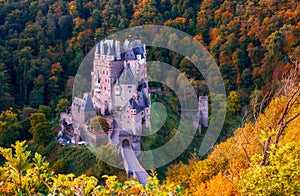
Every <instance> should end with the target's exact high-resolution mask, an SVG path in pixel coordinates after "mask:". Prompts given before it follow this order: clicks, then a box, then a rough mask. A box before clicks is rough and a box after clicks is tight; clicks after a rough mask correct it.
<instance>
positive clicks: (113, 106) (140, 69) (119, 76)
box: [91, 40, 150, 136]
mask: <svg viewBox="0 0 300 196" xmlns="http://www.w3.org/2000/svg"><path fill="white" fill-rule="evenodd" d="M91 78H92V85H91V87H92V89H91V92H92V97H93V103H94V107H95V109H96V111H97V113H98V114H100V115H103V116H104V117H106V118H110V119H113V121H112V122H114V123H115V124H113V125H112V127H120V128H121V129H122V130H130V131H132V133H133V134H134V135H136V136H139V135H141V132H142V127H143V125H144V127H146V128H148V129H150V96H149V92H148V91H149V90H148V80H147V69H146V48H145V45H143V44H142V43H141V41H140V40H133V41H129V40H125V41H124V44H122V45H121V42H120V41H117V40H104V41H101V42H99V43H96V45H95V53H94V65H93V71H92V72H91Z"/></svg>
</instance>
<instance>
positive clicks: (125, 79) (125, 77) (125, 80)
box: [118, 66, 136, 84]
mask: <svg viewBox="0 0 300 196" xmlns="http://www.w3.org/2000/svg"><path fill="white" fill-rule="evenodd" d="M118 81H119V83H120V84H136V79H135V77H134V75H133V73H132V71H131V69H130V68H129V66H126V67H125V68H124V69H123V71H122V73H121V75H120V77H119V80H118Z"/></svg>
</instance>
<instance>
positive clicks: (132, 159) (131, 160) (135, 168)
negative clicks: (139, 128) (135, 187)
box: [121, 145, 149, 184]
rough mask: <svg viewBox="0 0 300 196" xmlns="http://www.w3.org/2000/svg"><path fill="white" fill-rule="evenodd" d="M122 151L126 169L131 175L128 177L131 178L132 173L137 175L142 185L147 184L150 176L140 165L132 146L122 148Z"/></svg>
mask: <svg viewBox="0 0 300 196" xmlns="http://www.w3.org/2000/svg"><path fill="white" fill-rule="evenodd" d="M121 149H122V151H121V154H122V157H123V160H124V167H125V169H126V171H127V173H128V174H129V176H128V177H130V173H131V172H132V173H134V174H135V176H136V177H137V179H138V181H139V182H140V183H141V184H147V182H148V180H147V178H148V177H149V175H148V173H147V172H146V170H145V169H144V168H143V167H142V166H141V165H140V163H139V161H138V159H137V158H136V156H135V153H134V151H133V150H132V148H131V146H128V145H127V146H123V147H121Z"/></svg>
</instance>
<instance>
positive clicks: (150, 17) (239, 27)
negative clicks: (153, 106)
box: [0, 0, 300, 195]
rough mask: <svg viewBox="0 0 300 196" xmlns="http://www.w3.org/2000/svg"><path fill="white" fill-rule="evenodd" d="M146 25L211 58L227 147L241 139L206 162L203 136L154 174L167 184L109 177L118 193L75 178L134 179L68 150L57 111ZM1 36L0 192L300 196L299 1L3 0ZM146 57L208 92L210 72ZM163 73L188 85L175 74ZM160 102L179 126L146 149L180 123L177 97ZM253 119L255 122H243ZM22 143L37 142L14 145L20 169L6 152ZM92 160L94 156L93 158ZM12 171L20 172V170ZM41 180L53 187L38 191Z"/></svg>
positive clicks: (155, 54)
mask: <svg viewBox="0 0 300 196" xmlns="http://www.w3.org/2000/svg"><path fill="white" fill-rule="evenodd" d="M147 24H155V25H165V26H169V27H173V28H176V29H179V30H181V31H184V32H186V33H188V34H190V35H191V36H193V37H194V38H195V39H196V40H198V41H199V42H200V43H201V44H202V45H203V46H204V47H205V48H206V49H207V50H208V51H209V52H210V54H211V55H212V56H213V57H214V59H215V61H216V62H217V65H218V67H219V69H220V72H221V73H222V76H223V80H224V83H225V86H226V92H227V95H228V97H227V101H228V106H227V116H226V121H225V124H224V128H223V129H224V130H223V132H222V134H221V136H220V138H219V142H220V141H225V139H227V138H228V137H229V136H233V137H231V138H230V139H228V140H227V141H226V142H223V143H221V144H219V145H216V146H215V147H213V148H212V153H211V154H210V155H208V157H207V158H206V157H200V158H201V159H204V158H206V159H204V160H199V157H198V156H196V154H195V153H194V149H195V148H198V147H199V145H200V143H201V140H202V137H203V135H201V134H198V135H196V137H195V139H194V141H193V143H192V145H190V146H189V147H188V149H187V150H186V151H185V152H184V153H183V154H182V155H181V156H180V157H179V158H178V159H176V160H175V161H174V162H172V163H173V164H174V165H173V166H171V167H169V168H168V169H167V167H168V166H165V167H163V168H161V169H158V170H157V175H158V177H159V178H164V179H166V182H165V183H163V185H162V186H160V185H159V184H158V180H157V178H156V177H155V175H154V176H153V178H152V179H151V183H152V184H151V185H148V186H146V187H142V186H141V185H139V184H138V183H136V182H131V181H128V182H126V183H127V184H126V183H125V185H124V184H123V185H124V187H123V185H122V184H121V183H119V182H118V181H116V179H115V178H114V177H107V178H108V179H107V181H106V182H107V183H108V184H109V185H114V187H117V189H114V187H110V186H109V185H108V186H107V187H106V188H107V189H106V188H103V187H102V188H101V187H100V186H96V185H97V180H96V179H95V178H93V177H86V176H81V177H78V178H75V177H74V176H72V174H66V173H74V174H75V175H76V176H79V175H81V174H84V175H88V176H91V175H93V176H95V177H96V178H98V179H100V178H101V176H102V175H103V174H108V175H117V176H118V177H119V179H120V180H121V181H124V180H125V178H126V177H125V176H124V173H122V171H119V170H117V169H115V168H112V167H110V166H108V165H106V164H104V163H102V162H101V161H98V160H95V157H94V156H93V155H92V154H91V153H90V152H89V151H88V150H87V149H86V148H70V147H66V146H65V147H61V146H60V145H58V143H57V141H56V140H55V139H54V136H55V134H57V132H58V128H57V125H58V123H57V121H58V117H59V114H60V112H63V111H65V109H66V107H68V106H69V105H70V103H71V102H72V88H73V84H74V82H76V80H75V79H74V77H75V75H76V73H77V70H78V67H79V66H80V63H81V62H82V60H83V58H84V57H85V55H86V54H87V53H88V52H89V51H90V50H91V49H92V48H93V47H94V43H95V41H100V40H102V39H104V38H105V37H106V36H108V35H111V34H113V33H115V32H118V31H119V30H123V29H126V28H128V27H133V26H138V25H147ZM0 32H1V33H0V103H1V104H0V111H1V112H0V146H1V149H0V151H1V155H2V157H0V162H1V165H3V166H1V167H0V173H1V176H0V180H1V183H4V184H5V185H7V187H10V188H8V189H2V187H1V188H0V192H4V193H6V194H13V193H16V192H19V191H22V192H24V193H28V194H29V193H30V194H32V193H35V192H43V193H49V192H53V191H55V190H53V188H55V186H56V183H58V184H59V183H61V182H62V181H65V182H66V183H67V184H66V185H65V188H66V190H62V189H63V188H62V189H60V191H62V192H63V191H66V192H65V193H66V194H68V193H69V192H68V191H69V190H71V189H76V190H77V189H79V188H80V187H79V188H78V184H76V183H77V182H78V181H86V182H87V183H86V184H85V185H84V187H85V186H88V188H86V189H85V190H86V192H85V193H86V194H90V193H91V192H95V193H96V192H97V193H99V192H100V191H103V192H105V193H111V192H114V191H115V193H116V192H117V191H119V192H120V193H122V191H123V193H124V189H125V190H127V191H128V193H132V192H131V191H133V193H134V194H135V193H136V194H138V193H140V192H144V193H145V192H146V193H149V194H151V193H152V194H157V193H158V192H160V191H164V194H167V192H168V190H169V191H172V192H174V193H179V194H180V193H181V192H182V191H183V190H182V187H184V193H185V194H186V195H190V194H195V195H198V194H199V193H201V194H203V195H214V194H216V193H220V194H224V195H234V194H265V195H274V194H275V195H278V194H279V195H280V194H283V195H289V194H300V191H299V190H300V188H299V172H298V171H299V166H300V162H299V152H300V150H299V139H298V137H299V133H298V132H299V115H300V114H299V69H300V68H299V62H300V3H299V2H298V1H297V0H285V1H279V0H241V1H235V0H202V1H196V0H160V1H159V0H119V1H118V0H73V1H71V0H68V1H62V0H0ZM181 41H184V40H181ZM147 60H151V61H153V60H157V61H161V62H165V63H168V64H171V65H173V66H175V67H176V68H177V69H179V70H180V71H181V72H184V74H185V76H187V77H188V78H189V80H190V82H191V84H192V85H193V87H194V88H195V90H196V92H197V94H198V95H203V94H205V95H206V94H207V95H209V91H208V88H207V85H206V82H205V80H204V79H203V77H202V75H201V73H199V72H198V71H196V69H195V67H194V66H193V65H192V64H191V62H190V61H189V60H188V59H187V58H184V57H183V56H181V55H179V54H177V53H175V52H174V51H169V50H166V49H162V48H156V47H147ZM150 69H151V68H150ZM158 71H159V70H158ZM166 76H167V77H168V78H167V79H169V80H174V81H178V80H179V79H180V78H179V76H177V75H176V74H175V73H173V72H168V73H166ZM181 76H182V75H181ZM79 77H80V76H79ZM86 82H87V84H88V81H86ZM291 84H293V85H291ZM153 85H155V84H153ZM165 90H166V91H168V89H167V88H165ZM152 100H159V101H161V102H162V103H163V104H166V105H168V106H169V108H167V111H168V115H169V116H168V119H170V121H168V122H167V123H165V124H164V126H163V128H162V129H163V131H162V132H160V133H158V134H157V136H153V137H149V138H147V139H146V140H145V141H143V145H144V148H146V149H147V148H152V147H153V148H155V147H157V146H160V145H163V144H164V143H165V142H166V141H168V140H169V139H170V138H171V137H172V136H174V134H175V133H176V131H177V130H176V125H177V124H178V118H179V115H178V114H177V113H174V112H173V111H174V110H177V111H179V110H178V107H179V106H178V100H177V99H176V97H173V95H172V93H168V96H164V95H155V96H153V97H152ZM286 103H288V104H286ZM249 111H250V112H249ZM249 113H250V114H251V115H249ZM244 115H245V116H246V117H248V118H247V119H246V120H244V119H243V121H242V116H244ZM244 121H245V122H244ZM287 122H289V123H287ZM241 125H242V128H239V129H237V130H235V129H236V128H237V127H240V126H241ZM17 140H27V141H28V142H27V143H28V147H25V143H17V144H16V145H15V146H14V148H15V151H16V150H17V149H18V150H19V151H20V152H21V154H22V153H23V155H21V154H20V155H19V156H24V157H25V160H26V161H25V162H24V161H23V162H22V163H16V162H14V161H16V160H17V159H18V157H16V158H12V157H11V155H10V154H11V149H7V148H9V147H10V146H11V144H14V143H15V142H16V141H17ZM2 147H3V148H2ZM26 148H28V149H29V150H30V151H32V152H38V153H39V154H36V155H35V157H34V158H33V159H32V156H33V153H32V155H29V152H25V151H26ZM28 149H27V150H28ZM109 152H110V151H109V148H108V150H107V153H108V154H109ZM40 154H41V155H42V156H46V157H47V160H48V161H49V163H48V162H46V161H45V160H44V159H43V158H42V156H41V155H40ZM286 154H287V155H286ZM66 157H67V158H66ZM189 158H190V159H189ZM87 159H89V160H92V161H89V162H85V161H84V160H87ZM188 159H189V161H187V160H188ZM30 160H31V161H30ZM180 161H183V163H182V162H180ZM4 162H5V164H4ZM179 162H180V163H179ZM75 163H78V164H77V165H76V164H75ZM18 164H24V168H21V169H20V168H18V166H20V165H18ZM49 165H50V166H51V168H52V169H53V170H52V169H50V166H49ZM25 166H26V167H25ZM14 168H17V169H16V170H18V169H19V171H22V172H19V173H18V174H17V175H15V173H14V171H15V170H14ZM166 170H168V172H167V173H165V171H166ZM56 173H64V174H65V175H57V174H56ZM45 175H49V176H50V175H53V176H52V177H51V178H48V177H49V176H48V177H45ZM23 176H27V177H28V176H30V177H28V178H27V177H26V178H23ZM18 177H20V178H18ZM37 178H43V180H45V183H46V184H47V185H45V183H44V184H43V185H41V184H39V183H38V182H37V180H36V179H37ZM22 179H23V180H24V183H29V184H30V183H33V182H34V183H33V184H32V189H30V190H29V189H27V188H26V186H21V185H20V183H22V182H23V181H22ZM68 179H72V180H70V181H68ZM68 183H69V184H68ZM100 183H103V180H100ZM175 185H180V186H178V187H177V186H175ZM270 185H272V186H270ZM47 186H48V187H47ZM71 187H73V188H71ZM74 187H75V188H74ZM99 187H100V188H99ZM126 187H127V188H128V187H130V188H128V189H126ZM151 187H152V188H151ZM153 187H154V188H153ZM216 187H217V189H216ZM38 188H40V189H38ZM108 189H109V190H108ZM134 191H137V192H134ZM139 191H140V192H139ZM83 192H84V191H83ZM83 192H82V193H83ZM103 194H104V193H103Z"/></svg>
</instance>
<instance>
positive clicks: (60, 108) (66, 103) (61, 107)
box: [55, 98, 70, 118]
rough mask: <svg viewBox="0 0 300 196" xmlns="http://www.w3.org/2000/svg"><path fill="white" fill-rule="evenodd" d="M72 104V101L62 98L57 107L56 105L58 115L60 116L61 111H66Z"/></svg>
mask: <svg viewBox="0 0 300 196" xmlns="http://www.w3.org/2000/svg"><path fill="white" fill-rule="evenodd" d="M69 106H70V102H69V101H68V99H66V98H61V99H60V100H59V101H58V103H57V105H56V107H55V112H56V117H57V118H59V116H60V113H62V112H66V109H67V108H68V107H69Z"/></svg>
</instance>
